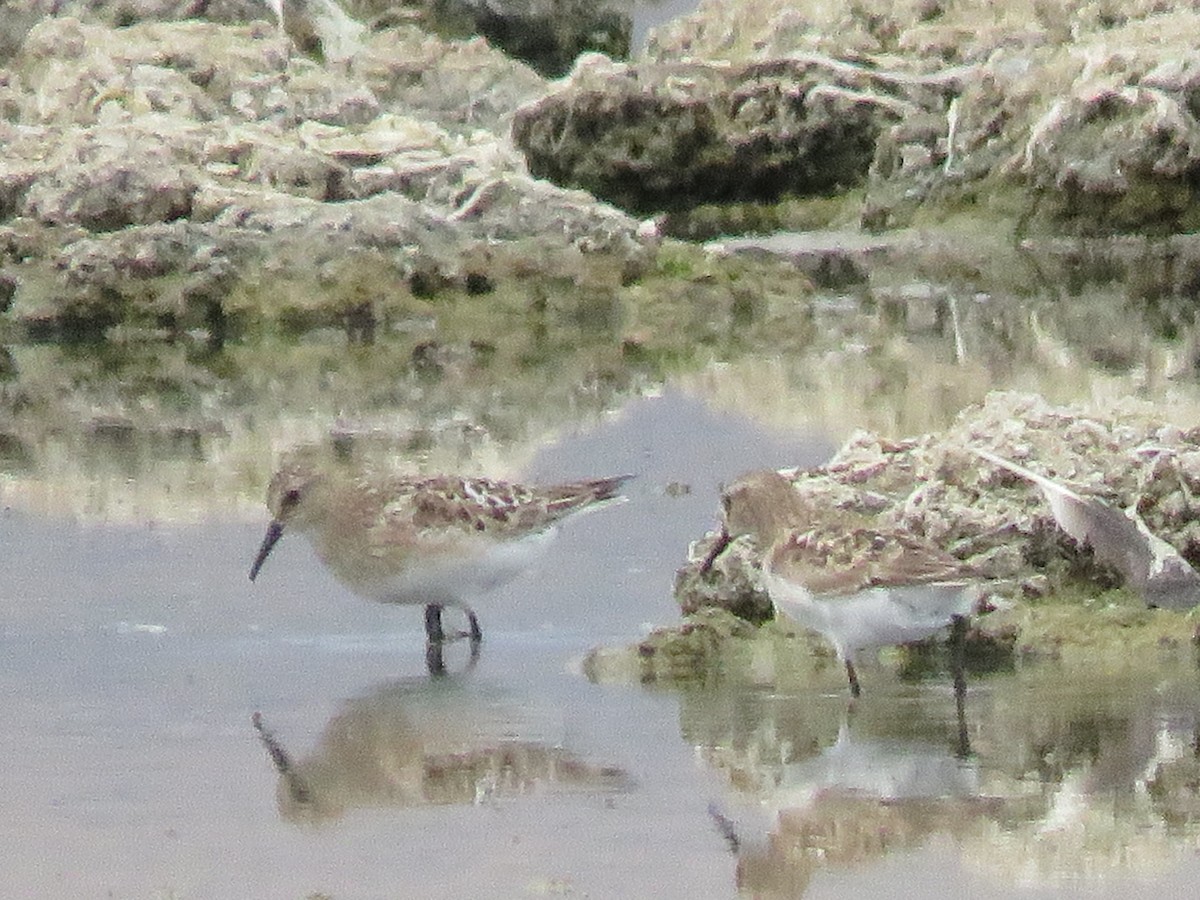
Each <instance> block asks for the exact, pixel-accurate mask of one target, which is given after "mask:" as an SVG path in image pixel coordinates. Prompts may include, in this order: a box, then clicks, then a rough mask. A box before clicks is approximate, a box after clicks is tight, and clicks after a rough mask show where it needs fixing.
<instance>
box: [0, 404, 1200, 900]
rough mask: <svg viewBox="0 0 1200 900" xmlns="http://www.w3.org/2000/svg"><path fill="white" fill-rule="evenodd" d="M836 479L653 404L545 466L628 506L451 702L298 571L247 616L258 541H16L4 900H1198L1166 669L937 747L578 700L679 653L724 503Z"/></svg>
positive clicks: (779, 688)
mask: <svg viewBox="0 0 1200 900" xmlns="http://www.w3.org/2000/svg"><path fill="white" fill-rule="evenodd" d="M830 449H831V445H830V443H829V442H828V441H827V440H825V439H822V438H820V437H813V438H811V439H804V438H797V437H795V436H788V435H784V434H782V433H770V432H767V431H764V430H763V429H762V428H760V427H757V426H754V425H752V424H750V423H749V422H748V421H747V420H743V419H740V418H738V417H737V416H735V415H733V414H730V413H714V412H711V411H709V410H708V409H707V408H706V407H705V406H704V405H703V404H702V403H700V402H699V401H697V400H694V399H691V398H689V397H687V396H684V395H682V394H680V393H678V392H675V391H670V390H669V391H667V392H666V394H664V395H663V396H661V397H653V398H646V399H641V400H637V401H633V402H632V403H630V404H629V405H628V406H627V407H626V408H625V409H624V411H623V412H622V413H621V414H619V415H617V416H614V417H612V418H611V419H609V420H607V421H605V422H603V423H601V424H597V425H592V426H589V427H588V428H587V429H586V430H582V431H580V432H579V433H577V434H574V435H571V436H568V437H566V438H564V439H563V440H562V441H561V442H559V443H557V444H556V445H554V446H552V447H549V448H547V449H546V450H545V451H544V452H543V453H542V454H541V455H539V456H538V457H537V458H536V459H535V460H534V461H533V463H532V464H531V466H530V471H529V473H528V474H529V475H530V476H531V477H538V478H552V477H558V476H568V475H576V474H582V473H584V472H615V471H636V472H637V473H638V474H639V475H640V478H639V479H638V480H637V481H636V482H635V483H634V486H633V488H632V490H631V492H630V493H631V496H630V499H629V502H627V503H624V504H621V505H617V506H613V507H610V508H608V509H605V510H603V511H600V512H597V513H596V514H594V515H590V516H585V517H583V518H581V519H578V520H577V521H574V522H572V523H571V524H570V525H569V526H568V527H567V528H566V529H565V532H564V534H563V535H562V537H561V539H560V541H559V542H558V544H557V545H556V546H555V552H554V553H553V555H552V556H551V557H550V558H549V559H547V560H546V562H545V564H544V565H543V566H542V567H541V569H540V570H539V571H538V572H537V573H535V574H531V575H529V576H527V577H525V578H524V579H522V580H520V581H519V582H517V583H514V584H513V585H511V586H509V587H508V588H506V589H505V590H503V591H502V592H501V593H499V594H496V595H494V596H492V597H491V598H489V599H488V600H486V601H484V602H481V603H480V604H479V605H478V609H479V612H480V615H481V618H482V619H483V622H484V628H485V631H486V633H487V635H488V637H487V640H486V642H485V644H484V647H483V652H482V655H481V658H480V660H479V661H478V664H477V665H476V666H475V667H474V668H473V669H470V670H469V671H460V672H459V673H458V674H455V675H453V676H451V677H449V678H446V679H442V680H431V679H429V678H428V676H427V675H426V673H425V667H424V660H423V654H422V652H421V651H422V632H421V623H420V614H419V612H418V611H416V610H413V609H387V608H383V607H380V606H376V605H372V604H369V603H366V602H363V601H360V600H358V599H357V598H355V597H353V596H351V595H349V594H348V593H347V592H346V591H345V590H344V589H343V588H341V587H340V586H339V585H338V584H337V583H336V582H334V581H333V580H332V579H331V577H330V576H329V575H327V574H326V573H325V571H324V570H323V569H322V568H321V566H320V564H319V563H318V562H317V561H316V560H315V558H314V557H313V555H312V553H311V551H310V550H309V548H308V546H307V544H306V543H304V542H303V541H301V540H297V539H294V538H293V539H291V540H285V541H284V542H283V543H282V544H280V546H279V547H278V548H277V551H276V556H275V557H273V558H272V560H271V563H270V566H269V569H268V570H264V575H263V577H262V578H260V580H259V581H258V582H257V583H255V584H254V585H251V584H250V583H249V582H248V580H247V578H246V573H247V568H248V566H249V562H250V559H251V558H252V556H253V553H254V550H255V548H256V547H257V544H258V541H259V539H260V537H261V526H262V523H261V522H257V523H247V522H243V521H237V522H228V523H223V522H219V521H215V522H214V521H210V522H208V523H207V524H201V525H192V526H165V525H158V526H148V525H76V524H63V523H61V522H56V521H53V520H49V519H45V518H39V517H34V516H31V515H29V514H28V513H24V512H20V511H16V510H10V511H8V512H6V513H5V514H4V515H3V516H2V517H0V546H3V547H4V548H5V554H6V557H7V558H8V559H9V560H19V561H20V563H19V565H15V566H14V565H10V566H9V567H8V568H9V569H10V571H9V572H8V574H7V579H6V583H5V585H4V587H3V589H2V593H0V600H2V602H3V609H4V617H3V623H2V625H0V641H2V644H3V653H2V654H0V697H2V698H3V699H2V701H0V704H2V706H0V713H2V715H3V718H4V722H5V727H4V729H3V731H2V732H0V754H2V755H3V758H4V759H5V761H6V762H5V766H4V767H3V769H2V771H0V795H2V796H3V797H5V803H4V809H5V811H6V815H5V816H4V817H3V819H2V820H0V841H2V842H3V846H4V847H5V854H4V856H5V863H4V878H3V884H4V893H5V894H6V895H9V896H14V897H16V896H20V897H85V896H88V897H101V896H114V897H160V896H162V897H236V896H253V897H280V898H284V897H286V898H301V897H309V896H331V897H468V896H470V897H537V896H588V897H647V896H656V897H680V898H696V897H729V896H734V895H736V894H737V892H738V890H739V886H740V888H741V889H742V890H743V892H744V893H746V894H748V895H759V896H799V895H800V894H804V895H805V896H811V897H860V898H861V897H871V896H880V897H884V896H895V895H896V891H897V890H898V889H902V890H903V893H904V894H905V895H906V896H930V897H942V896H945V897H951V896H954V897H959V896H964V895H967V894H969V895H970V896H981V897H993V896H994V897H1008V896H1017V897H1040V896H1069V895H1074V894H1076V893H1078V894H1083V895H1087V896H1126V895H1128V894H1129V892H1130V891H1133V892H1136V893H1142V892H1148V891H1150V890H1155V891H1158V892H1167V893H1168V894H1170V893H1171V892H1173V891H1175V890H1177V889H1178V890H1183V888H1184V886H1185V885H1187V884H1188V883H1189V882H1190V879H1193V878H1195V877H1197V876H1200V861H1198V860H1197V859H1196V856H1195V847H1196V837H1197V834H1196V831H1195V829H1194V828H1193V827H1192V825H1191V822H1192V821H1193V819H1194V815H1195V813H1196V812H1200V801H1198V802H1197V804H1196V805H1194V806H1193V807H1191V808H1189V807H1188V805H1187V803H1186V802H1184V803H1183V805H1182V806H1181V805H1180V795H1179V793H1178V792H1174V793H1171V794H1170V796H1169V797H1167V796H1165V795H1164V792H1163V791H1162V790H1160V787H1161V785H1162V784H1164V783H1166V779H1167V778H1168V777H1169V775H1170V773H1172V772H1177V773H1178V774H1177V775H1175V776H1174V777H1177V778H1188V777H1193V778H1194V777H1195V775H1196V774H1198V773H1200V762H1198V761H1197V754H1198V753H1200V749H1198V746H1197V739H1196V734H1197V719H1198V711H1200V683H1198V680H1197V677H1196V672H1195V671H1193V670H1192V669H1190V668H1187V667H1181V668H1177V669H1172V670H1167V671H1163V672H1159V673H1156V674H1155V675H1154V677H1152V678H1149V679H1147V678H1144V677H1140V678H1126V677H1121V676H1120V674H1117V675H1113V676H1109V677H1107V678H1096V677H1093V678H1090V679H1087V680H1085V681H1082V682H1081V680H1080V679H1079V678H1078V677H1077V676H1072V675H1070V674H1069V673H1061V672H1055V671H1053V670H1052V669H1046V668H1037V667H1034V668H1031V669H1025V670H1022V671H1021V672H1019V673H1016V674H1010V675H998V676H992V677H990V678H989V679H987V680H985V681H982V682H979V683H977V684H975V685H973V686H972V688H971V691H970V694H969V696H968V700H967V706H966V714H965V721H964V722H961V723H960V722H959V721H958V720H957V718H956V715H955V708H954V702H953V698H952V697H951V695H950V692H949V688H948V686H947V685H946V684H945V683H944V681H942V680H939V679H933V680H931V681H927V682H923V683H920V684H910V683H903V682H901V681H900V680H899V679H898V678H897V677H896V675H895V674H894V672H893V671H892V669H890V668H889V667H888V666H887V665H886V664H885V665H884V666H883V667H882V668H880V669H879V670H878V671H873V672H871V674H870V690H869V692H868V694H867V696H866V697H865V698H864V700H863V702H862V703H861V704H860V705H859V707H858V708H857V709H856V710H855V711H854V712H853V714H852V715H851V714H849V713H848V711H847V707H846V700H845V692H844V685H843V684H842V681H841V675H840V673H839V672H837V671H836V669H835V668H834V667H831V669H830V671H829V673H828V678H827V679H826V681H825V682H823V683H822V684H820V685H818V686H817V688H816V689H813V688H812V686H806V687H805V688H803V689H799V688H789V687H788V686H787V685H783V684H781V685H755V684H753V683H749V684H747V683H745V682H744V681H737V680H734V679H731V680H730V681H729V682H728V683H724V682H722V683H718V684H713V685H705V686H703V687H693V688H682V689H678V690H668V689H663V688H643V687H640V686H636V685H628V686H626V685H594V684H591V683H589V682H588V681H587V680H586V679H584V678H583V677H582V676H580V675H578V674H576V670H575V668H574V666H573V661H575V660H577V659H578V657H579V656H580V655H581V654H583V653H584V652H585V651H586V650H587V649H589V648H590V647H593V646H595V645H597V644H601V643H614V644H615V643H627V642H629V641H630V640H631V639H633V638H636V637H637V636H638V635H639V634H641V633H642V632H643V631H644V630H645V628H646V627H647V623H667V622H671V621H674V620H675V618H676V611H675V608H674V605H673V601H672V599H671V594H670V581H671V575H672V572H673V571H674V569H675V567H676V566H677V565H678V564H679V563H680V561H681V558H682V554H683V553H684V551H685V548H686V546H687V542H688V541H689V540H691V539H693V538H695V537H696V536H697V535H699V534H700V533H702V532H703V530H704V529H705V527H706V526H707V525H708V524H709V522H710V520H711V516H712V514H713V509H712V507H713V497H714V492H715V490H716V486H717V483H718V482H719V481H720V479H721V478H723V477H727V476H728V473H729V472H731V471H736V470H739V469H741V468H745V467H748V466H753V465H759V464H767V463H779V462H783V461H787V462H791V463H816V462H818V461H819V460H820V459H821V458H823V457H824V456H825V455H827V454H828V452H829V451H830ZM670 482H681V483H687V484H690V485H691V487H692V491H691V493H684V494H682V495H680V494H678V492H675V491H670V492H669V491H666V490H665V489H664V486H665V485H667V484H668V483H670ZM464 663H465V660H461V659H452V660H451V665H452V667H455V668H458V669H463V668H464ZM255 712H259V713H261V716H262V721H263V723H264V724H265V726H266V728H267V729H268V730H269V731H270V732H271V734H272V735H273V736H274V739H275V740H276V741H277V742H278V745H279V746H280V747H282V748H283V752H286V753H287V754H288V756H289V757H290V759H291V763H292V766H293V769H292V771H293V772H294V773H295V774H296V776H297V778H298V779H301V780H302V789H301V790H300V792H299V793H297V790H296V786H295V784H292V783H289V782H288V781H286V780H285V779H283V778H281V776H279V775H278V774H277V772H276V769H275V768H274V767H273V765H272V763H271V760H270V759H269V757H268V755H267V752H266V750H265V749H264V746H263V744H262V743H261V742H260V741H259V739H258V736H257V734H256V732H255V730H254V727H253V726H252V724H251V717H252V715H253V714H254V713H255ZM964 735H965V737H966V740H967V742H968V744H969V746H966V747H964V746H963V745H962V738H963V736H964Z"/></svg>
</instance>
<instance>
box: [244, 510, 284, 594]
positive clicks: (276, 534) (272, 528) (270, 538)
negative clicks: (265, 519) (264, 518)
mask: <svg viewBox="0 0 1200 900" xmlns="http://www.w3.org/2000/svg"><path fill="white" fill-rule="evenodd" d="M282 536H283V525H282V524H281V523H280V522H278V521H276V520H274V519H272V520H271V524H270V525H268V526H267V536H266V537H265V538H263V542H262V546H261V547H259V548H258V556H256V557H254V565H252V566H251V567H250V580H251V581H253V580H254V579H255V577H257V575H258V570H259V569H261V568H262V565H263V563H264V562H266V560H267V554H269V553H270V552H271V548H272V547H274V546H275V542H276V541H278V540H279V539H280V538H281V537H282Z"/></svg>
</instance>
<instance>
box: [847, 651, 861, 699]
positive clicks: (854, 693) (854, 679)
mask: <svg viewBox="0 0 1200 900" xmlns="http://www.w3.org/2000/svg"><path fill="white" fill-rule="evenodd" d="M846 676H847V677H848V678H849V679H850V696H851V697H858V696H860V695H861V694H862V688H860V687H859V686H858V673H857V672H855V671H854V663H852V662H850V660H846Z"/></svg>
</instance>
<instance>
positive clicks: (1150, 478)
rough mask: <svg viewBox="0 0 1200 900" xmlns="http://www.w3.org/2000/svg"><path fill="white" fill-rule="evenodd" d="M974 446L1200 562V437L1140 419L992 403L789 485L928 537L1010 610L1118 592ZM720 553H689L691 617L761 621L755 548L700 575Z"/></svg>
mask: <svg viewBox="0 0 1200 900" xmlns="http://www.w3.org/2000/svg"><path fill="white" fill-rule="evenodd" d="M971 447H981V448H986V449H991V450H993V451H994V452H996V453H997V454H999V455H1001V456H1005V457H1008V458H1010V459H1019V460H1022V461H1023V464H1024V465H1026V466H1030V467H1036V468H1038V469H1039V470H1040V471H1043V472H1045V473H1047V474H1050V475H1051V476H1053V477H1055V478H1058V479H1061V480H1063V481H1065V482H1067V483H1073V484H1078V485H1080V486H1082V487H1083V488H1084V489H1087V490H1090V491H1093V492H1097V493H1098V494H1099V495H1100V496H1101V497H1102V498H1103V499H1105V500H1107V501H1108V502H1109V503H1111V504H1112V505H1115V506H1117V507H1119V508H1135V509H1136V510H1137V512H1138V513H1139V515H1141V517H1142V518H1143V519H1144V520H1145V521H1146V523H1147V525H1148V527H1149V528H1150V530H1151V531H1152V532H1153V533H1155V534H1157V535H1158V536H1160V537H1162V538H1163V539H1165V540H1166V541H1167V542H1168V543H1170V544H1172V545H1173V546H1174V547H1175V548H1176V549H1177V550H1178V551H1179V552H1180V553H1181V554H1182V555H1183V557H1184V558H1185V559H1187V560H1188V561H1189V562H1190V563H1192V564H1193V565H1196V564H1197V563H1200V530H1198V528H1200V526H1198V525H1197V517H1198V516H1200V502H1197V501H1196V500H1194V499H1193V498H1194V495H1195V491H1196V488H1197V487H1198V486H1200V481H1198V480H1197V478H1196V476H1197V474H1198V473H1197V471H1193V470H1196V469H1197V464H1196V460H1198V459H1200V430H1198V429H1191V430H1187V431H1185V430H1182V429H1179V428H1177V427H1174V426H1168V425H1165V424H1164V423H1162V422H1161V421H1158V420H1156V419H1155V418H1154V417H1153V416H1149V415H1146V414H1142V413H1139V412H1136V411H1135V410H1133V409H1130V410H1129V411H1119V410H1118V411H1110V412H1108V413H1106V414H1103V415H1096V414H1089V413H1087V412H1085V411H1083V410H1081V409H1069V408H1055V407H1052V406H1051V405H1049V404H1048V403H1046V402H1045V401H1044V400H1042V399H1041V398H1038V397H1032V396H1027V395H1019V394H993V395H991V396H990V397H989V398H988V399H987V401H985V403H984V404H982V405H981V406H975V407H971V408H969V409H967V410H966V411H964V412H963V413H962V414H961V415H960V416H959V418H958V421H957V422H956V423H955V424H954V425H953V426H952V427H951V428H949V429H947V430H946V431H945V432H942V433H937V434H927V435H923V436H921V437H918V438H913V439H910V440H904V441H891V440H886V439H884V438H881V437H879V436H877V435H873V434H869V433H866V432H860V433H858V434H856V435H854V436H852V437H851V438H850V439H849V440H848V441H847V442H846V444H845V445H844V446H843V447H842V448H841V449H840V450H839V451H838V452H837V453H836V454H835V455H834V457H833V459H831V460H830V461H829V462H828V463H826V464H825V465H824V466H820V467H818V468H815V469H810V470H807V471H800V472H795V473H794V474H793V480H794V483H795V487H796V490H798V491H799V492H800V493H801V494H802V495H804V496H805V497H806V498H808V500H809V502H810V504H811V505H813V506H814V507H816V508H821V507H822V506H824V507H828V508H830V509H831V510H835V509H843V510H845V509H852V510H855V511H857V512H860V513H866V514H868V515H870V516H877V517H879V518H880V519H882V520H883V521H885V522H887V523H888V524H889V525H893V526H898V527H901V528H903V529H905V530H908V531H911V532H913V533H915V534H919V535H921V536H923V537H925V538H928V539H929V540H931V541H932V542H934V543H935V544H937V545H938V546H940V547H943V548H944V549H946V550H947V551H949V552H950V553H952V554H953V555H955V556H957V557H958V558H960V559H963V560H966V561H968V562H970V563H971V564H972V565H974V566H975V567H977V568H978V569H980V570H981V571H983V572H986V573H987V574H988V575H989V576H990V577H991V578H992V579H993V580H994V581H995V582H996V585H995V586H996V589H997V590H998V591H999V592H1000V593H1002V594H1005V595H1007V596H1010V597H1013V598H1021V597H1023V596H1027V595H1041V594H1044V593H1046V592H1047V591H1052V590H1054V589H1057V588H1061V587H1063V586H1065V585H1068V584H1072V583H1079V582H1082V583H1091V584H1093V585H1095V586H1096V587H1097V588H1099V589H1103V588H1104V587H1106V586H1111V585H1113V584H1115V583H1118V582H1119V579H1118V578H1117V576H1116V575H1115V573H1114V572H1112V571H1111V570H1110V569H1108V568H1107V567H1106V566H1102V565H1100V564H1098V563H1097V562H1096V561H1095V560H1094V559H1093V558H1092V557H1091V554H1090V552H1089V550H1088V548H1086V547H1081V546H1079V545H1077V544H1075V543H1074V542H1073V541H1071V540H1070V539H1069V538H1067V537H1065V535H1063V534H1062V533H1061V531H1060V529H1059V528H1058V526H1057V524H1056V523H1055V521H1054V518H1053V515H1052V513H1051V511H1050V508H1049V507H1048V506H1047V504H1046V503H1045V501H1044V499H1043V498H1042V495H1041V493H1040V492H1039V491H1038V490H1037V489H1036V488H1034V487H1033V486H1032V485H1030V484H1029V483H1027V482H1025V481H1024V480H1023V479H1020V478H1016V477H1014V476H1011V475H1009V474H1007V473H1005V472H1004V471H1003V470H1001V469H999V468H997V467H995V466H992V465H991V464H988V463H986V462H984V461H983V460H981V459H980V458H979V457H977V456H976V455H975V454H974V453H972V452H971V450H970V448H971ZM714 502H715V501H714ZM797 524H798V525H802V524H803V523H797ZM710 540H711V538H706V539H705V540H704V541H700V542H697V543H696V544H693V546H692V548H691V549H690V551H689V559H688V562H687V564H686V565H685V566H684V567H683V568H682V569H681V570H680V571H679V573H678V575H677V577H676V597H677V599H678V600H679V603H680V606H681V608H682V609H683V610H684V611H685V612H691V611H694V610H696V609H698V608H701V607H703V606H705V605H712V604H716V605H719V606H721V607H722V608H724V609H727V610H730V611H733V612H735V613H737V614H740V615H743V616H744V617H746V618H748V619H751V620H752V621H759V620H761V619H762V618H763V617H764V616H763V597H762V591H761V587H760V585H759V583H758V576H757V571H756V566H757V565H758V559H757V553H756V552H754V550H753V549H752V545H750V544H749V543H746V539H741V541H742V543H739V544H736V545H735V546H734V547H733V548H731V550H733V552H727V553H725V554H722V556H721V557H719V558H718V561H717V564H716V565H714V566H713V567H712V568H711V569H710V570H709V571H708V572H707V573H704V574H701V573H700V571H699V570H700V567H701V563H702V561H703V560H704V558H705V556H706V553H707V549H708V547H709V546H710V544H709V541H710ZM1043 576H1045V577H1046V578H1048V581H1043ZM1197 599H1200V598H1197Z"/></svg>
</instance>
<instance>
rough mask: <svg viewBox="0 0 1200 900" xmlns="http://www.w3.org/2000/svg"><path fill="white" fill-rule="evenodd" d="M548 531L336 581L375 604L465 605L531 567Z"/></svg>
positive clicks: (548, 539) (542, 549)
mask: <svg viewBox="0 0 1200 900" xmlns="http://www.w3.org/2000/svg"><path fill="white" fill-rule="evenodd" d="M554 534H555V529H548V530H546V531H541V532H537V533H535V534H531V535H529V536H527V537H524V538H521V539H520V540H516V541H507V542H503V543H495V544H490V545H482V546H481V545H474V546H472V547H471V548H470V550H471V551H473V552H463V553H460V554H455V555H445V554H443V555H437V556H430V557H422V556H420V555H414V556H411V557H409V558H408V559H407V560H406V564H405V565H404V566H402V567H398V568H397V570H396V571H395V572H391V573H387V574H384V575H382V576H376V577H363V575H362V573H351V572H344V573H343V574H344V576H345V577H344V578H343V579H342V580H343V581H344V582H345V583H346V585H347V586H348V587H350V588H351V589H352V590H353V591H355V592H356V593H358V594H360V595H362V596H364V597H366V598H368V599H370V600H376V601H379V602H381V603H398V604H403V605H419V606H425V605H428V604H436V605H439V606H462V605H470V604H472V603H474V602H475V600H477V599H478V598H479V597H480V596H481V595H482V594H486V593H487V592H489V591H492V590H495V589H496V588H499V587H501V586H502V585H505V584H507V583H508V582H510V581H512V580H513V579H514V578H516V577H517V576H518V575H520V574H522V573H523V572H525V571H526V570H528V569H529V568H531V567H532V566H533V565H534V564H535V563H536V562H537V561H538V559H540V558H541V556H542V555H543V554H544V553H545V551H546V547H547V546H549V544H550V543H551V541H553V539H554Z"/></svg>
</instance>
